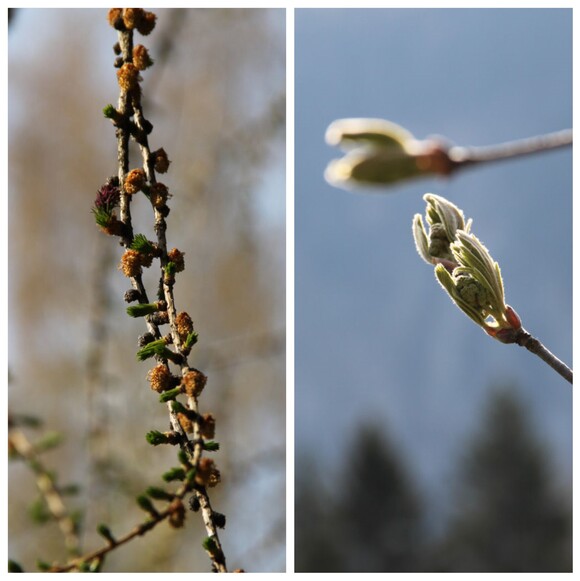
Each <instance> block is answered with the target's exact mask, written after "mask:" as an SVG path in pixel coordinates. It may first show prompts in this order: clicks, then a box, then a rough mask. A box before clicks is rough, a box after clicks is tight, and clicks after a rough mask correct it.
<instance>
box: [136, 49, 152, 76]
mask: <svg viewBox="0 0 580 581" xmlns="http://www.w3.org/2000/svg"><path fill="white" fill-rule="evenodd" d="M133 64H134V65H135V66H136V67H137V68H138V69H139V70H140V71H144V70H145V69H146V68H148V67H150V66H151V65H152V64H153V61H152V60H151V57H150V56H149V52H148V51H147V49H146V48H145V47H144V46H143V45H142V44H138V45H137V46H136V47H134V48H133Z"/></svg>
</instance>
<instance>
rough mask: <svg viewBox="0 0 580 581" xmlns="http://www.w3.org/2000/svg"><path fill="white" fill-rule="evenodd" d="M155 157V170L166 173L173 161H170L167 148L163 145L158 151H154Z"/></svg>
mask: <svg viewBox="0 0 580 581" xmlns="http://www.w3.org/2000/svg"><path fill="white" fill-rule="evenodd" d="M153 158H154V159H155V166H154V167H155V171H156V172H158V173H166V172H167V170H168V169H169V164H170V163H171V161H169V158H168V157H167V153H166V152H165V150H164V149H163V148H162V147H161V148H159V149H158V150H157V151H154V152H153Z"/></svg>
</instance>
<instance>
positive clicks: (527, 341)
mask: <svg viewBox="0 0 580 581" xmlns="http://www.w3.org/2000/svg"><path fill="white" fill-rule="evenodd" d="M515 342H516V343H517V344H518V345H521V346H522V347H525V348H526V349H527V350H528V351H529V352H530V353H533V354H534V355H537V356H538V357H539V358H540V359H542V360H543V361H545V362H546V363H547V364H548V365H549V366H550V367H551V368H552V369H554V370H555V371H557V372H558V373H559V374H560V375H561V376H562V377H563V378H564V379H565V380H566V381H568V382H569V383H571V384H572V383H573V380H572V376H573V372H572V370H571V369H570V368H569V367H568V366H567V365H566V364H565V363H564V362H563V361H561V360H560V359H558V358H557V357H556V356H555V355H554V354H553V353H552V352H551V351H549V350H548V349H546V347H544V345H543V344H542V342H541V341H540V340H538V339H536V338H535V337H532V336H531V335H530V334H529V333H528V332H527V331H526V330H525V329H521V330H520V331H519V333H518V335H517V337H516V341H515Z"/></svg>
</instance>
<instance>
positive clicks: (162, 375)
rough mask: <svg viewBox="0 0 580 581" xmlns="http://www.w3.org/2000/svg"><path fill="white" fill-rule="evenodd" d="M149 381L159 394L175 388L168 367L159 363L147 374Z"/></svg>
mask: <svg viewBox="0 0 580 581" xmlns="http://www.w3.org/2000/svg"><path fill="white" fill-rule="evenodd" d="M147 379H148V380H149V383H150V384H151V389H152V390H153V391H156V392H157V393H162V392H164V391H167V390H168V389H171V388H172V387H173V378H172V377H171V372H170V371H169V368H168V367H167V365H164V364H163V363H159V364H158V365H156V366H155V367H154V368H153V369H150V370H149V373H147Z"/></svg>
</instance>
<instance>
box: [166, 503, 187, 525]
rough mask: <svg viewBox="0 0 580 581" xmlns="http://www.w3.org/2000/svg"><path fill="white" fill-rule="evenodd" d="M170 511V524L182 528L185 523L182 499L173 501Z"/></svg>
mask: <svg viewBox="0 0 580 581" xmlns="http://www.w3.org/2000/svg"><path fill="white" fill-rule="evenodd" d="M168 510H169V524H170V525H171V526H172V527H173V528H175V529H178V528H181V527H182V526H183V523H184V521H185V507H184V506H183V502H182V501H181V499H180V498H175V499H174V500H172V501H171V504H170V505H169V507H168Z"/></svg>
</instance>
